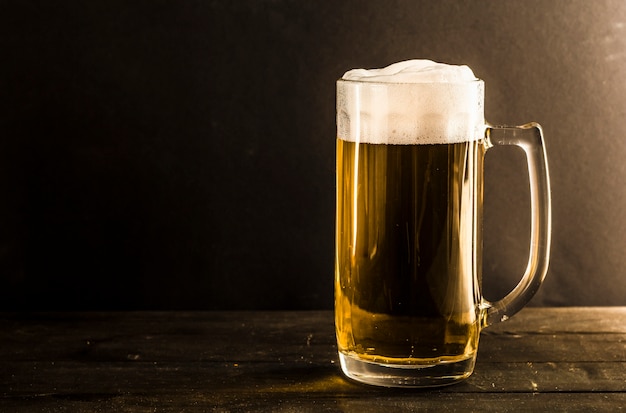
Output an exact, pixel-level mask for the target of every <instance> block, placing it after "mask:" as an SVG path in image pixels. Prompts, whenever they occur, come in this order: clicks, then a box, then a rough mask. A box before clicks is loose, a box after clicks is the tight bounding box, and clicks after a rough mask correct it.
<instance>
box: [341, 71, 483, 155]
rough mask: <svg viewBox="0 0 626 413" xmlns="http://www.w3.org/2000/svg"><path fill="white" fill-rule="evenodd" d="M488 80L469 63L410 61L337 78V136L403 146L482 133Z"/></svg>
mask: <svg viewBox="0 0 626 413" xmlns="http://www.w3.org/2000/svg"><path fill="white" fill-rule="evenodd" d="M483 96H484V84H483V82H482V81H481V80H479V79H477V78H476V77H475V76H474V73H473V72H472V70H471V69H470V68H469V67H467V66H453V65H446V64H442V63H435V62H432V61H430V60H409V61H404V62H399V63H395V64H393V65H390V66H387V67H385V68H382V69H370V70H366V69H353V70H350V71H348V72H346V73H345V74H344V76H343V77H342V79H340V80H339V81H338V82H337V136H338V137H340V138H341V139H344V140H348V141H353V142H364V143H384V144H399V145H409V144H410V145H414V144H434V143H457V142H466V141H469V140H476V139H480V138H481V137H482V133H483V129H484V105H483Z"/></svg>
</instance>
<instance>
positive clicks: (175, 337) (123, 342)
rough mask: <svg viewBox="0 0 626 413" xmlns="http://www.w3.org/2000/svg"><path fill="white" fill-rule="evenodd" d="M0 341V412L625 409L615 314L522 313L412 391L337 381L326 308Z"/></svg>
mask: <svg viewBox="0 0 626 413" xmlns="http://www.w3.org/2000/svg"><path fill="white" fill-rule="evenodd" d="M0 340H1V342H2V344H1V345H0V411H2V412H4V411H63V410H68V411H129V412H130V411H132V412H135V411H137V412H140V411H154V409H155V408H156V409H157V411H207V410H208V411H264V410H265V411H359V412H370V411H381V410H384V409H385V408H392V409H394V410H399V411H414V410H415V409H416V408H419V409H420V410H426V411H428V410H429V409H432V410H435V411H442V410H444V409H446V410H448V411H455V410H464V409H463V408H464V407H467V403H470V402H471V406H472V409H474V410H484V411H520V410H521V411H524V410H532V411H547V410H549V411H563V410H573V411H577V410H578V411H589V410H592V411H593V409H600V410H606V409H604V407H606V408H607V409H608V408H609V407H610V408H612V411H618V408H621V407H622V406H624V405H626V400H625V399H624V397H625V396H624V395H625V394H626V373H625V372H626V309H624V308H570V309H560V308H559V309H535V308H528V309H526V310H524V311H522V312H521V313H520V314H518V315H517V316H516V317H514V318H512V319H511V320H509V321H507V322H506V323H502V324H500V325H497V326H493V327H490V328H489V329H486V330H485V331H484V333H483V335H482V338H481V343H480V349H479V358H478V363H477V366H476V371H475V373H474V375H473V376H472V377H470V378H469V379H468V380H466V381H465V382H463V383H460V384H458V385H454V386H450V387H445V388H441V389H434V390H422V391H416V390H393V389H380V388H374V387H369V386H363V385H360V384H356V383H353V382H351V381H349V380H347V379H345V378H344V377H343V376H342V374H341V372H340V371H339V366H338V362H337V355H336V346H335V339H334V328H333V316H332V312H301V313H292V312H262V313H256V312H232V313H189V312H187V313H94V314H91V313H82V314H73V313H57V314H2V315H0ZM564 407H567V408H565V409H564ZM29 409H30V410H29ZM608 410H611V409H608Z"/></svg>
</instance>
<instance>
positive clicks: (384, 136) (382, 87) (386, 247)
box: [335, 79, 551, 387]
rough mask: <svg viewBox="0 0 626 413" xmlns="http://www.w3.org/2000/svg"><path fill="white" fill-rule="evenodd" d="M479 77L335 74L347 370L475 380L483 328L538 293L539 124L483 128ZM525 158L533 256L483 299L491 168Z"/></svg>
mask: <svg viewBox="0 0 626 413" xmlns="http://www.w3.org/2000/svg"><path fill="white" fill-rule="evenodd" d="M483 102H484V83H483V81H482V80H479V79H471V80H462V81H454V82H440V81H437V80H435V81H430V80H429V81H420V82H418V83H404V82H403V81H401V82H394V81H387V80H385V79H383V81H372V80H369V79H367V80H346V79H340V80H338V81H337V199H336V201H337V205H336V213H337V221H336V256H335V327H336V334H337V343H338V351H339V358H340V362H341V367H342V370H343V372H344V374H346V375H347V376H348V377H350V378H352V379H354V380H357V381H360V382H364V383H368V384H373V385H380V386H388V387H431V386H441V385H447V384H451V383H455V382H457V381H460V380H463V379H465V378H467V377H469V376H470V375H471V374H472V372H473V369H474V364H475V360H476V354H477V348H478V341H479V335H480V331H481V329H482V328H485V327H487V326H489V325H490V324H493V323H497V322H501V321H505V320H506V319H508V318H509V317H511V316H512V315H513V314H515V313H516V312H517V311H519V310H520V309H521V308H522V307H523V306H524V305H525V304H526V303H527V302H528V301H529V300H530V299H531V298H532V296H533V295H534V294H535V292H536V291H537V289H538V287H539V286H540V284H541V283H542V281H543V279H544V277H545V275H546V272H547V268H548V260H549V252H550V237H551V205H550V203H551V201H550V187H549V185H550V184H549V176H548V166H547V160H546V154H545V146H544V144H543V136H542V130H541V127H540V126H539V125H538V124H536V123H529V124H526V125H524V126H516V127H508V126H489V125H487V124H486V123H485V120H484V109H483V108H484V105H483ZM494 145H516V146H519V147H520V148H522V149H523V150H524V152H525V153H526V158H527V163H528V173H529V180H530V198H531V240H530V257H529V260H528V266H527V268H526V271H525V274H524V275H523V277H522V279H521V281H520V282H519V284H518V285H517V286H516V287H515V288H514V289H513V290H512V291H511V292H510V293H509V294H508V295H506V296H505V297H504V298H503V299H501V300H499V301H496V302H489V301H487V300H486V299H484V298H483V297H482V295H481V272H482V253H483V251H482V238H483V234H482V214H483V211H482V207H483V205H482V204H483V171H484V168H483V162H484V156H485V152H486V151H487V150H489V148H491V147H493V146H494Z"/></svg>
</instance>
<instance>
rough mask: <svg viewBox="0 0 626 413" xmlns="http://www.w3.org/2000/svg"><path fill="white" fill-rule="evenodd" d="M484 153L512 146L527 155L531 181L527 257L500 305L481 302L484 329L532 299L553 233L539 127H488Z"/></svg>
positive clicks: (547, 259) (511, 313)
mask: <svg viewBox="0 0 626 413" xmlns="http://www.w3.org/2000/svg"><path fill="white" fill-rule="evenodd" d="M485 144H486V148H487V150H488V149H490V148H492V147H494V146H495V145H515V146H519V147H520V148H522V150H523V151H524V153H525V154H526V161H527V164H528V177H529V180H530V205H531V215H530V217H531V218H530V221H531V223H530V256H529V258H528V265H527V267H526V272H525V273H524V275H523V277H522V279H521V280H520V282H519V283H518V284H517V286H516V287H515V288H514V289H513V290H512V291H511V292H509V293H508V294H507V295H506V296H505V297H504V298H502V299H501V300H499V301H495V302H490V301H487V300H485V299H483V300H482V308H483V327H487V326H489V325H491V324H495V323H499V322H502V321H506V320H508V319H509V318H510V317H511V316H513V315H514V314H515V313H517V312H518V311H519V310H521V309H522V307H524V306H525V305H526V304H527V303H528V301H530V299H531V298H532V297H533V296H534V295H535V293H536V292H537V289H538V288H539V286H540V285H541V283H542V282H543V280H544V278H545V276H546V273H547V272H548V263H549V258H550V243H551V231H552V229H551V228H552V225H551V221H552V211H551V210H552V206H551V199H550V177H549V173H548V160H547V157H546V149H545V145H544V139H543V132H542V129H541V126H540V125H539V124H538V123H534V122H532V123H527V124H525V125H522V126H491V125H489V126H487V129H486V131H485Z"/></svg>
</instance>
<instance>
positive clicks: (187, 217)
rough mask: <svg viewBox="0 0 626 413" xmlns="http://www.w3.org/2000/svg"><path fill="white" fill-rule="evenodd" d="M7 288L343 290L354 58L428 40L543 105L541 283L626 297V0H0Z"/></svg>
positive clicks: (511, 101) (318, 296) (364, 60)
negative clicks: (344, 153)
mask: <svg viewBox="0 0 626 413" xmlns="http://www.w3.org/2000/svg"><path fill="white" fill-rule="evenodd" d="M0 53H1V58H0V59H1V60H0V307H1V308H2V309H251V308H257V309H309V308H331V307H332V299H333V298H332V295H333V291H332V288H333V284H332V280H333V265H334V264H333V248H334V246H333V244H334V232H333V231H334V229H333V228H334V162H335V161H334V154H335V140H334V139H335V120H334V116H335V108H334V105H335V83H334V82H335V80H336V79H337V78H338V77H340V76H341V75H342V74H343V72H344V71H346V70H348V69H351V68H354V67H380V66H385V65H387V64H390V63H393V62H396V61H399V60H404V59H409V58H430V59H433V60H436V61H442V62H447V63H455V64H468V65H469V66H470V67H472V68H473V69H474V71H475V73H476V74H477V75H478V76H479V77H481V78H482V79H484V80H485V82H486V85H487V89H486V114H487V117H488V119H489V120H490V122H492V123H502V124H521V123H524V122H527V121H531V120H534V121H538V122H540V123H541V124H542V125H543V127H544V132H545V134H546V140H547V145H548V155H549V161H550V167H551V174H552V187H553V203H554V208H553V229H554V242H553V250H552V251H553V254H552V264H551V267H550V272H549V274H548V278H547V279H546V282H545V284H544V287H543V288H542V290H541V291H540V293H539V294H538V296H537V297H536V298H535V299H534V300H533V302H532V303H533V304H534V305H626V271H625V268H626V254H624V252H625V251H626V238H625V237H624V235H623V234H624V233H625V232H626V213H625V212H624V209H625V208H626V186H625V184H624V176H625V172H626V166H625V165H626V162H625V161H624V159H626V139H624V134H623V132H622V131H623V130H624V129H625V127H626V3H624V2H622V1H619V0H614V1H593V2H590V1H586V0H573V1H564V0H557V1H549V2H548V1H543V0H532V1H517V0H515V1H513V0H507V1H488V0H479V1H462V0H447V1H438V2H433V1H408V0H406V1H384V2H380V1H373V0H371V1H369V0H368V1H353V0H350V1H337V2H330V1H303V0H293V1H291V0H241V1H227V0H219V1H214V0H205V1H191V0H185V1H128V2H121V1H87V2H85V1H75V2H74V1H61V2H43V1H42V2H35V1H0ZM487 163H488V164H487V189H486V201H485V202H486V212H485V213H486V220H485V254H486V255H485V259H484V262H485V268H484V272H485V275H484V278H485V289H486V294H487V295H488V297H489V298H494V299H495V298H497V297H498V296H501V295H502V294H504V293H505V292H506V291H508V289H510V288H511V286H512V284H514V282H515V280H517V278H518V277H519V276H520V274H521V273H522V272H523V269H524V267H525V263H526V254H527V251H528V246H527V244H528V228H527V227H528V221H529V214H528V212H527V209H528V189H527V183H526V172H525V169H524V165H525V164H524V159H523V157H522V155H520V154H519V153H518V152H516V151H514V150H502V149H496V150H494V151H493V152H490V155H489V156H488V158H487Z"/></svg>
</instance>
